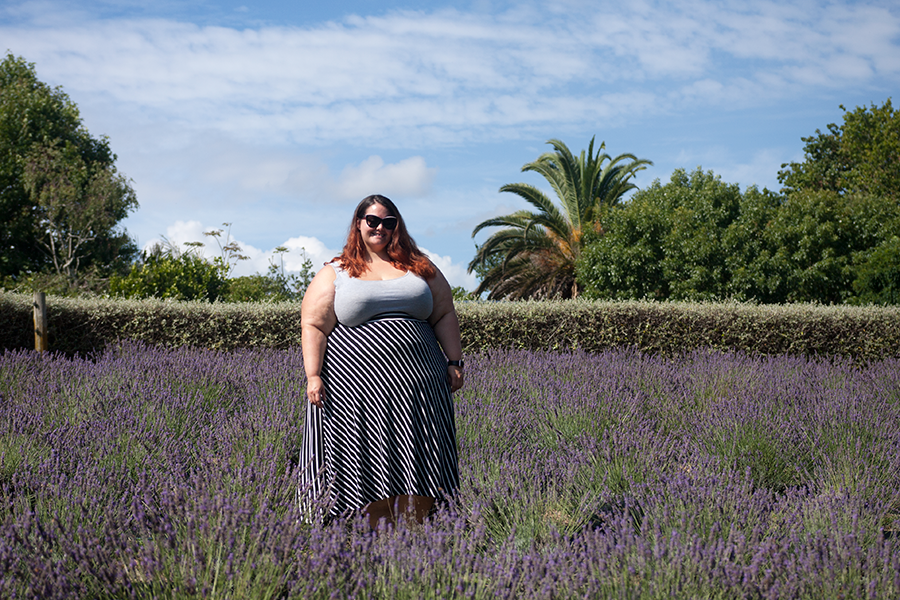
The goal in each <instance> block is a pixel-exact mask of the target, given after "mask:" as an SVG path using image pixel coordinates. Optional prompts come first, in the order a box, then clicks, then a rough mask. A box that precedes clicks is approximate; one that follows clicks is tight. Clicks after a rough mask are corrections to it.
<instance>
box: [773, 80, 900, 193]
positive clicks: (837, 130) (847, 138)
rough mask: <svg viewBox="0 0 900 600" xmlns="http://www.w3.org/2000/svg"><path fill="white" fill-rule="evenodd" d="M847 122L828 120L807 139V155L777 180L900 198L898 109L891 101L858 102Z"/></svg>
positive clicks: (794, 186) (794, 187) (797, 186)
mask: <svg viewBox="0 0 900 600" xmlns="http://www.w3.org/2000/svg"><path fill="white" fill-rule="evenodd" d="M841 110H843V111H844V123H843V124H842V125H840V126H838V125H836V124H834V123H830V124H829V125H828V132H827V133H822V132H821V131H820V130H818V129H817V130H816V135H815V136H810V137H805V138H801V139H802V140H803V142H805V144H806V146H805V148H804V153H805V155H806V159H805V160H804V161H803V162H802V163H790V164H784V165H781V166H782V170H781V171H779V173H778V181H780V182H781V183H782V184H783V185H784V190H783V191H784V192H787V193H792V192H795V191H799V190H825V191H832V192H837V193H839V194H842V195H843V194H848V193H859V194H865V195H872V196H880V197H888V198H893V199H894V200H897V199H900V110H894V109H893V107H892V106H891V100H890V98H888V100H887V101H886V102H885V103H884V105H882V106H880V107H879V106H875V104H872V106H871V107H870V108H863V107H857V108H856V109H854V110H853V111H851V112H847V109H845V108H844V107H843V106H841Z"/></svg>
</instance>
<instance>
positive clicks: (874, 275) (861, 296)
mask: <svg viewBox="0 0 900 600" xmlns="http://www.w3.org/2000/svg"><path fill="white" fill-rule="evenodd" d="M854 258H855V260H854V263H855V264H854V266H855V270H854V272H855V275H856V278H855V279H854V280H853V291H854V292H855V293H856V295H855V296H854V297H853V298H851V300H850V302H852V303H854V304H900V237H898V236H896V235H895V236H892V237H891V238H890V239H888V240H885V241H884V242H882V243H881V244H879V245H878V246H876V247H874V248H872V249H871V250H870V251H865V252H860V253H858V254H857V255H856V256H855V257H854Z"/></svg>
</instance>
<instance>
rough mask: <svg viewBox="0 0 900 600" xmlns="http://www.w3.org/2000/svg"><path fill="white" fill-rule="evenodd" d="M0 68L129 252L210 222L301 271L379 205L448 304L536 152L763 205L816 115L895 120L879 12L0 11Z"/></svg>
mask: <svg viewBox="0 0 900 600" xmlns="http://www.w3.org/2000/svg"><path fill="white" fill-rule="evenodd" d="M0 50H3V51H6V50H9V51H11V52H12V53H13V54H15V55H17V56H22V57H24V58H25V59H26V60H28V61H30V62H33V63H35V66H36V70H37V74H38V77H39V78H40V79H41V80H43V81H45V82H47V83H49V84H51V85H54V86H56V85H59V86H62V88H63V89H64V90H65V92H66V93H67V94H68V95H69V96H70V98H71V99H72V100H73V101H74V102H75V103H76V104H77V105H78V107H79V108H80V110H81V114H82V117H83V118H84V123H85V125H86V126H87V128H88V130H89V131H90V132H91V133H92V134H94V135H95V136H99V135H106V136H108V137H109V139H110V143H111V146H112V148H113V150H114V152H116V154H117V155H118V162H117V166H118V168H119V170H120V171H121V172H123V173H125V174H126V175H127V176H128V177H130V178H131V179H132V180H133V185H134V188H135V190H136V192H137V194H138V199H139V201H140V204H141V207H140V209H139V210H138V211H136V212H135V213H134V214H133V215H132V216H130V217H129V218H128V220H127V221H126V223H125V225H126V226H127V228H128V231H129V232H130V233H131V234H132V235H134V236H135V237H136V238H137V239H138V241H139V243H140V244H141V245H142V246H143V245H146V244H149V243H151V242H152V241H153V240H155V239H158V238H159V237H160V235H164V236H166V237H168V238H169V239H170V240H172V241H174V242H179V243H180V242H189V241H204V240H205V241H207V242H209V241H210V239H207V238H204V236H203V231H208V230H210V229H213V228H215V227H220V226H221V223H223V222H229V223H232V224H233V225H232V228H231V233H232V235H233V237H234V238H235V239H237V240H238V241H239V242H240V243H241V244H242V245H243V246H244V248H245V251H246V254H248V255H250V256H251V259H252V260H249V261H246V262H244V263H241V264H240V265H239V267H238V271H237V272H238V273H239V274H246V273H252V272H255V271H262V272H264V271H265V270H266V267H267V265H268V260H269V258H270V257H271V253H272V249H274V248H275V247H276V246H279V245H285V246H287V247H289V248H290V249H291V253H290V254H289V255H288V260H287V265H288V267H289V268H297V267H299V264H300V261H301V258H300V249H301V248H304V249H305V250H306V252H307V254H308V255H310V256H311V257H312V258H313V260H314V261H315V262H316V264H317V266H318V265H321V263H322V262H323V261H325V260H327V259H328V258H330V257H331V256H333V255H334V254H335V253H336V252H337V251H338V250H339V249H340V247H341V246H342V244H343V239H344V237H345V235H346V231H347V226H348V224H349V222H350V217H351V215H352V209H353V207H354V206H355V205H356V203H357V202H358V201H359V200H360V199H362V198H363V197H364V196H366V195H368V194H371V193H381V194H385V195H387V196H389V197H391V198H392V199H393V200H394V201H395V202H396V203H397V204H398V206H399V207H400V210H401V211H402V213H403V215H404V217H405V218H406V219H407V221H408V224H409V228H410V231H411V233H412V234H413V236H414V237H415V238H416V241H417V242H418V243H419V245H420V246H421V247H423V248H425V249H427V250H428V252H429V254H430V255H431V256H432V258H433V260H435V262H436V263H437V264H438V266H440V267H441V269H442V270H443V271H444V273H445V274H446V275H447V277H448V279H449V280H450V281H451V283H452V284H454V285H462V286H465V287H467V288H469V289H472V288H474V287H475V285H476V281H475V279H474V277H472V276H471V275H467V274H466V265H467V264H468V262H469V260H471V258H472V255H473V253H474V243H473V239H472V237H471V232H472V229H473V227H474V226H475V225H476V224H477V223H479V222H480V221H482V220H484V219H486V218H488V217H491V216H494V215H498V214H505V213H508V212H511V211H513V210H517V209H519V208H525V207H526V206H525V204H524V202H521V201H519V200H518V199H517V197H515V196H512V195H509V194H500V193H498V191H497V190H498V188H499V187H500V186H501V185H503V184H505V183H513V182H518V181H525V182H528V183H532V184H536V185H538V186H539V187H546V186H543V184H542V181H541V179H540V178H539V177H538V176H535V175H534V174H530V173H528V174H524V173H521V171H520V169H521V167H522V165H523V164H525V163H527V162H529V161H532V160H534V159H535V158H537V157H538V156H539V155H540V154H541V153H542V152H544V151H546V150H547V149H548V148H549V147H548V146H546V144H545V143H546V141H547V140H548V139H550V138H559V139H561V140H563V141H564V142H565V143H566V144H567V145H568V146H569V147H570V148H571V149H572V150H573V151H575V152H576V153H577V152H578V151H580V150H581V149H582V148H585V147H586V146H587V144H588V142H589V141H590V139H591V137H592V136H596V138H597V141H598V142H599V141H605V142H606V149H607V151H608V152H609V153H610V154H612V155H617V154H620V153H623V152H630V153H633V154H635V155H637V156H638V157H640V158H646V159H650V160H652V161H653V162H654V166H653V167H651V168H649V169H647V170H646V171H643V172H642V173H641V174H640V175H639V177H638V179H637V183H638V185H640V186H646V185H648V184H650V183H651V182H652V181H653V180H654V179H660V180H662V181H667V180H668V179H669V177H670V175H671V173H672V171H673V170H675V169H677V168H684V169H688V170H693V169H695V168H697V167H702V168H703V169H704V170H712V171H714V172H715V173H716V174H717V175H720V176H721V177H722V179H723V180H725V181H727V182H729V183H739V184H741V186H742V187H747V186H750V185H757V186H759V187H768V188H769V189H774V190H777V189H778V181H777V173H778V169H779V167H780V165H781V164H782V163H784V162H789V161H792V160H800V159H801V158H802V148H803V143H802V141H801V139H800V138H801V137H805V136H809V135H812V134H814V133H815V130H816V129H825V127H826V126H827V124H828V123H833V122H838V123H840V122H841V119H842V114H843V113H842V111H841V109H840V108H839V105H841V104H843V105H844V106H846V107H847V108H848V109H852V108H854V107H856V106H869V105H871V104H873V103H874V104H878V105H880V104H882V103H883V102H884V101H885V100H887V99H888V98H891V97H894V98H893V99H894V102H898V101H900V99H898V98H896V97H895V96H896V92H897V90H898V87H900V5H898V4H897V3H896V2H895V1H893V0H891V1H881V0H878V1H874V2H851V1H844V2H784V1H782V0H779V1H777V2H768V1H754V2H745V1H730V0H719V1H706V0H685V1H682V2H676V3H660V2H644V1H642V0H632V1H631V2H607V1H600V2H592V1H590V0H578V1H574V0H573V1H569V0H552V1H548V2H541V1H534V2H498V1H493V0H475V1H473V2H463V3H458V2H455V3H449V2H439V1H438V2H430V3H429V2H411V1H410V2H406V1H402V0H400V1H394V0H386V1H381V2H370V1H367V0H358V1H356V2H341V1H340V0H335V1H332V2H311V1H306V0H302V1H297V0H293V1H277V0H257V1H256V2H254V3H252V4H251V3H247V4H243V3H241V2H239V1H236V2H219V1H214V0H155V1H154V2H147V1H146V0H106V1H104V0H79V1H77V2H67V1H54V0H47V1H44V0H36V1H25V2H21V1H17V0H0ZM482 239H484V234H479V237H478V238H476V239H475V241H481V240H482ZM209 251H210V253H212V252H214V251H217V248H216V247H215V244H214V243H213V244H212V248H211V249H210V250H209Z"/></svg>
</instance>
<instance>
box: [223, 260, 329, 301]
mask: <svg viewBox="0 0 900 600" xmlns="http://www.w3.org/2000/svg"><path fill="white" fill-rule="evenodd" d="M287 251H288V249H287V248H285V247H284V246H278V247H277V248H275V256H277V257H278V261H279V262H278V263H276V262H275V259H274V257H273V259H272V260H271V261H270V262H269V272H268V273H267V274H266V275H260V274H259V273H257V274H255V275H249V276H244V277H235V278H233V279H229V280H228V286H227V291H226V292H225V294H223V295H222V300H223V301H225V302H289V301H299V300H302V299H303V295H304V294H305V293H306V288H308V287H309V284H310V282H311V281H312V278H313V275H314V273H313V271H312V269H313V263H312V261H311V260H310V259H309V257H306V254H305V252H304V257H305V258H304V260H303V265H302V267H301V269H300V272H299V273H291V274H290V275H288V274H287V273H286V272H285V270H284V254H285V253H286V252H287Z"/></svg>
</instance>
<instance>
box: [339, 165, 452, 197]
mask: <svg viewBox="0 0 900 600" xmlns="http://www.w3.org/2000/svg"><path fill="white" fill-rule="evenodd" d="M436 172H437V169H433V168H429V167H428V166H427V165H426V164H425V159H424V158H422V157H421V156H413V157H412V158H407V159H405V160H401V161H400V162H398V163H394V164H391V165H386V164H384V161H383V160H382V159H381V157H380V156H370V157H369V158H367V159H366V160H364V161H362V162H361V163H360V164H359V165H348V166H347V167H345V168H344V170H343V172H341V175H340V178H339V179H338V181H337V186H336V187H337V191H338V196H339V197H340V198H342V199H352V198H356V199H361V198H364V197H366V196H368V195H369V194H373V193H383V194H385V195H388V196H391V195H393V196H414V197H415V196H425V195H426V194H428V192H429V191H431V184H432V182H433V181H434V175H435V173H436Z"/></svg>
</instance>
